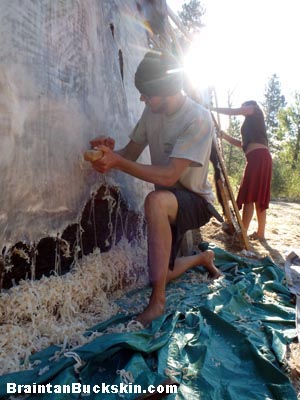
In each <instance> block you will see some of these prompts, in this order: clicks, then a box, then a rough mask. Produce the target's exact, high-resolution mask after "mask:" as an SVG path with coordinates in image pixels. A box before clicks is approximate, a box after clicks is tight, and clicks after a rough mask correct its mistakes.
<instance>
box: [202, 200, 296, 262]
mask: <svg viewBox="0 0 300 400" xmlns="http://www.w3.org/2000/svg"><path fill="white" fill-rule="evenodd" d="M256 227H257V220H256V217H255V216H254V218H253V221H252V222H251V225H250V228H249V232H248V234H251V233H253V232H255V231H256ZM200 233H201V236H202V239H203V240H204V241H207V242H211V243H215V244H216V245H217V246H219V247H222V248H224V249H226V250H228V251H230V252H234V253H240V252H241V251H242V250H243V246H242V242H241V241H240V240H239V239H238V238H237V237H236V236H234V235H233V236H230V235H228V234H226V233H225V232H223V230H222V229H221V224H220V223H219V222H217V221H216V220H215V219H212V220H211V222H210V223H209V224H207V225H206V226H205V227H203V228H201V230H200ZM249 243H250V249H249V250H250V252H251V253H253V256H254V257H257V258H260V257H264V256H269V257H270V258H271V259H272V260H273V261H274V263H275V264H277V265H278V266H280V267H283V266H284V261H285V258H286V256H287V254H289V253H290V252H291V251H292V250H294V251H296V253H297V254H299V255H300V204H299V203H286V202H281V201H278V202H271V204H270V208H269V209H268V212H267V225H266V241H265V242H260V241H258V240H252V241H251V240H250V241H249Z"/></svg>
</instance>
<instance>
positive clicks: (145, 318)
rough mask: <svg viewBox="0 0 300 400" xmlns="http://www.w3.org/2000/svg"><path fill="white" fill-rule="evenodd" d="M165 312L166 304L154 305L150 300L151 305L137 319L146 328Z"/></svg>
mask: <svg viewBox="0 0 300 400" xmlns="http://www.w3.org/2000/svg"><path fill="white" fill-rule="evenodd" d="M164 311H165V305H164V303H154V302H152V301H151V300H150V303H149V304H148V306H147V307H146V308H145V310H144V311H143V312H142V313H141V314H140V315H138V316H137V317H136V321H138V322H140V323H141V324H143V325H144V326H145V327H147V326H148V325H150V324H151V322H152V321H153V320H155V319H156V318H159V317H160V316H162V315H163V313H164Z"/></svg>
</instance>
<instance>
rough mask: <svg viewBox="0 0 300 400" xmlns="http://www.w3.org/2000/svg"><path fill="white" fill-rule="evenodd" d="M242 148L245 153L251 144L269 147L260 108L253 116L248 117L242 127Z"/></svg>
mask: <svg viewBox="0 0 300 400" xmlns="http://www.w3.org/2000/svg"><path fill="white" fill-rule="evenodd" d="M241 134H242V147H243V150H244V152H245V151H246V150H247V146H248V144H249V143H260V144H263V145H265V146H268V137H267V133H266V125H265V120H264V116H263V113H262V111H261V110H260V108H259V107H257V110H256V111H255V112H254V114H252V115H247V116H246V117H245V121H244V122H243V125H242V127H241Z"/></svg>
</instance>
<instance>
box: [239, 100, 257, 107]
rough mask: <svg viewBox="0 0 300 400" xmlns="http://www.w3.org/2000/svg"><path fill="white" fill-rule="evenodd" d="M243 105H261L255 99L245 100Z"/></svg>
mask: <svg viewBox="0 0 300 400" xmlns="http://www.w3.org/2000/svg"><path fill="white" fill-rule="evenodd" d="M242 106H256V107H259V106H258V104H257V103H256V101H254V100H248V101H245V102H244V103H243V104H242Z"/></svg>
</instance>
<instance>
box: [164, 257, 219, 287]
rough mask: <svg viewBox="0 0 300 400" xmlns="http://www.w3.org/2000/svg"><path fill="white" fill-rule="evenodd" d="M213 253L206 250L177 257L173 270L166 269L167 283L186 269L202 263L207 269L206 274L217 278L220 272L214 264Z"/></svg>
mask: <svg viewBox="0 0 300 400" xmlns="http://www.w3.org/2000/svg"><path fill="white" fill-rule="evenodd" d="M214 259H215V255H214V252H213V251H212V250H206V251H204V252H203V253H200V254H195V255H193V256H187V257H179V258H176V260H175V265H174V269H173V271H171V270H168V275H167V283H169V282H170V281H171V280H173V279H176V278H178V277H179V276H181V275H182V274H183V273H184V272H186V271H187V270H188V269H190V268H193V267H196V266H198V265H202V266H203V267H205V268H206V269H207V271H208V274H209V275H208V276H209V277H210V278H211V279H217V278H219V277H220V276H221V275H222V273H221V272H220V271H219V270H218V268H217V267H216V266H215V264H214Z"/></svg>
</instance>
